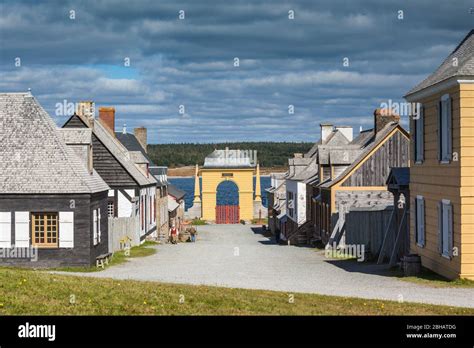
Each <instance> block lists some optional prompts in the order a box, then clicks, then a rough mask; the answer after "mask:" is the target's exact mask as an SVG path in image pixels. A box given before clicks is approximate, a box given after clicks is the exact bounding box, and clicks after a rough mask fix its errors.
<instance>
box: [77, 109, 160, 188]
mask: <svg viewBox="0 0 474 348" xmlns="http://www.w3.org/2000/svg"><path fill="white" fill-rule="evenodd" d="M76 116H77V117H79V118H80V119H81V120H82V122H83V123H84V124H86V125H87V124H88V122H87V120H86V119H85V118H84V116H82V115H76ZM92 132H93V133H94V134H95V136H96V137H97V138H98V139H99V140H100V142H101V143H102V144H104V146H105V147H106V148H107V149H108V150H109V151H110V153H111V154H112V155H113V156H114V157H115V158H116V159H117V161H119V163H120V164H121V165H122V166H123V167H124V168H125V170H126V171H127V172H128V173H129V174H130V175H131V176H132V177H133V178H134V179H135V181H136V182H137V183H138V184H139V185H140V186H148V185H152V184H155V185H156V183H157V182H156V179H155V178H154V177H153V175H150V176H149V177H146V176H145V175H144V174H143V173H142V172H141V171H140V170H139V169H138V168H137V167H136V165H135V163H134V162H133V160H131V159H130V154H129V153H128V152H129V151H128V150H127V148H126V147H125V146H124V145H123V144H122V143H121V142H120V141H119V140H118V139H117V138H116V137H115V136H113V135H112V134H111V133H110V132H109V131H108V130H107V129H105V127H104V126H103V125H102V124H101V123H100V120H94V127H93V129H92Z"/></svg>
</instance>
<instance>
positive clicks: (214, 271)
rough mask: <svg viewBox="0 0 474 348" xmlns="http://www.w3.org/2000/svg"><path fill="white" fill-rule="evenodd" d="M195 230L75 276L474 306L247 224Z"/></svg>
mask: <svg viewBox="0 0 474 348" xmlns="http://www.w3.org/2000/svg"><path fill="white" fill-rule="evenodd" d="M198 231H199V234H198V241H197V242H196V243H181V244H178V245H170V244H165V245H158V246H156V248H157V249H158V252H157V253H156V254H155V255H152V256H149V257H145V258H137V259H132V260H131V261H130V262H127V263H125V264H122V265H118V266H114V267H111V268H109V269H106V270H104V271H102V272H96V273H77V275H81V276H90V277H103V278H115V279H135V280H147V281H159V282H167V283H183V284H200V285H216V286H225V287H232V288H247V289H266V290H279V291H285V292H289V293H293V292H295V293H296V292H305V293H317V294H324V295H337V296H351V297H360V298H367V299H385V300H394V301H398V300H403V301H407V302H420V303H432V304H444V305H450V306H462V307H474V289H473V288H435V287H430V286H425V285H419V284H413V283H410V282H406V281H401V280H399V279H398V278H396V277H394V276H390V273H389V272H388V271H387V270H386V265H379V266H378V265H373V264H367V263H357V262H353V261H342V260H338V261H331V260H328V259H326V258H325V257H324V253H323V252H321V251H319V252H318V251H316V250H315V249H312V248H301V247H294V246H281V245H276V244H275V243H274V242H273V241H271V240H270V239H269V238H267V237H265V236H263V235H262V234H260V233H259V230H258V229H257V228H252V227H251V226H248V225H245V226H244V225H207V226H199V227H198ZM69 274H70V273H69Z"/></svg>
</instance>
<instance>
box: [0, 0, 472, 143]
mask: <svg viewBox="0 0 474 348" xmlns="http://www.w3.org/2000/svg"><path fill="white" fill-rule="evenodd" d="M40 3H41V4H40ZM473 7H474V3H473V2H472V1H470V0H466V1H462V0H459V1H455V2H454V1H426V0H417V1H413V0H406V1H405V0H384V1H380V0H367V1H354V0H328V1H315V0H311V1H309V0H308V1H305V0H302V1H293V2H291V1H276V0H272V1H258V0H254V1H240V0H233V1H225V2H224V1H217V0H215V1H205V0H199V1H196V0H189V1H157V0H150V1H146V0H143V1H130V0H127V1H79V0H76V1H41V2H39V1H18V0H15V1H8V0H1V1H0V49H1V51H0V64H1V65H0V73H1V78H0V91H5V92H8V91H26V90H27V89H28V88H31V90H32V92H33V94H34V95H35V96H36V97H37V98H38V100H39V101H40V102H41V104H42V105H43V107H44V108H45V109H46V110H47V111H48V112H49V113H50V114H51V115H52V116H53V117H54V118H55V120H56V121H57V123H58V124H62V123H64V121H65V119H66V118H65V116H61V115H57V114H56V111H57V104H58V103H59V104H64V103H74V102H77V101H80V100H94V101H95V102H96V105H97V106H115V107H116V118H117V122H116V125H117V128H121V127H122V125H123V124H124V123H126V124H127V128H128V129H132V128H133V127H136V126H146V127H148V129H149V142H150V143H170V142H220V141H254V140H262V141H315V140H317V138H318V137H319V123H321V122H332V123H334V124H341V125H351V126H354V127H355V129H356V130H357V131H358V130H359V128H360V127H361V126H362V127H363V128H370V127H371V126H372V116H371V115H372V113H373V110H374V109H375V108H376V107H378V106H380V104H381V103H383V102H387V101H388V100H389V99H392V100H393V101H402V99H401V98H402V97H403V95H404V94H405V93H406V92H407V91H408V90H409V89H410V88H411V87H413V86H414V85H415V84H417V83H418V82H420V81H421V80H422V79H423V78H425V77H426V76H427V75H428V74H429V73H431V72H432V71H433V70H434V69H435V68H436V67H437V66H438V65H439V64H440V63H441V61H442V60H443V59H444V58H445V57H446V56H447V55H448V54H449V53H450V52H451V51H452V50H453V49H454V48H455V46H456V45H457V44H458V43H459V42H460V41H461V40H462V39H463V37H464V36H465V35H466V34H467V33H468V32H469V30H470V29H471V28H472V27H473V23H474V9H472V8H473ZM180 11H184V19H180V18H179V16H180ZM399 11H403V13H401V12H399ZM181 14H182V12H181ZM292 14H294V19H290V18H289V17H291V15H292ZM401 17H403V18H401ZM235 58H238V60H239V66H235ZM345 58H347V59H348V63H349V64H348V66H345V65H344V62H345V61H344V59H345ZM128 62H129V63H130V64H127V63H128ZM346 62H347V60H346ZM128 65H129V66H128ZM346 65H347V64H346ZM180 105H182V106H184V113H180ZM290 105H292V106H293V107H294V113H289V106H290ZM290 109H291V108H290ZM182 110H183V109H182V108H181V111H182ZM290 111H291V110H290ZM404 124H405V125H406V120H405V119H404ZM357 131H356V133H357Z"/></svg>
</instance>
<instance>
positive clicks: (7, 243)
mask: <svg viewBox="0 0 474 348" xmlns="http://www.w3.org/2000/svg"><path fill="white" fill-rule="evenodd" d="M11 247H12V213H11V212H10V211H5V212H3V211H2V212H0V248H11Z"/></svg>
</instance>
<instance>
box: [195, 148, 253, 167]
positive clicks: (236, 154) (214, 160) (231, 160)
mask: <svg viewBox="0 0 474 348" xmlns="http://www.w3.org/2000/svg"><path fill="white" fill-rule="evenodd" d="M249 151H251V150H229V149H225V150H214V151H213V152H212V153H211V154H209V155H208V156H206V158H205V159H204V165H203V168H253V167H255V163H253V161H252V158H250V156H249Z"/></svg>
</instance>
